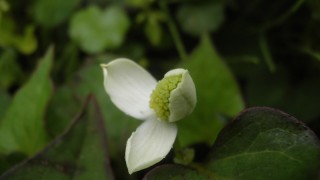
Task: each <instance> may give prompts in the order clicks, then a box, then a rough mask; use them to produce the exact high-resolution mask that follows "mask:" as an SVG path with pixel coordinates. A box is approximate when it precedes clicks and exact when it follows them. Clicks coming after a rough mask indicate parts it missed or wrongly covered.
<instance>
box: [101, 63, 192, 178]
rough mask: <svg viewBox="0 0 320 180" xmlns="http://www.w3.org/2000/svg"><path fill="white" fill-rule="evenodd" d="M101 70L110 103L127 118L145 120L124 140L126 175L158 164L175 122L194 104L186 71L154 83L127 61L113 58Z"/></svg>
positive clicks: (170, 141) (170, 142)
mask: <svg viewBox="0 0 320 180" xmlns="http://www.w3.org/2000/svg"><path fill="white" fill-rule="evenodd" d="M101 67H102V69H103V74H104V87H105V90H106V92H107V94H108V95H109V96H110V98H111V101H112V102H113V103H114V104H115V105H116V106H117V107H118V108H119V109H120V110H121V111H123V112H124V113H126V114H127V115H129V116H132V117H134V118H136V119H140V120H145V121H144V122H143V123H142V124H141V125H140V126H139V127H138V128H137V130H136V131H135V132H133V133H132V134H131V137H130V138H129V139H128V141H127V146H126V152H125V160H126V164H127V167H128V171H129V173H130V174H132V173H133V172H136V171H139V170H142V169H145V168H147V167H150V166H152V165H154V164H155V163H157V162H159V161H161V160H162V159H163V158H164V157H165V156H166V155H167V154H168V153H169V151H170V149H171V148H172V145H173V143H174V141H175V138H176V136H177V126H176V124H175V123H174V122H175V121H178V120H180V119H182V118H184V117H185V116H187V115H188V114H190V113H191V112H192V111H193V109H194V107H195V104H196V101H197V99H196V90H195V86H194V83H193V80H192V78H191V76H190V75H189V72H188V71H187V70H185V69H174V70H171V71H169V72H167V73H166V74H165V76H164V78H163V79H162V80H161V81H159V82H157V81H156V80H155V79H154V78H153V77H152V75H150V74H149V73H148V72H147V71H146V70H145V69H143V68H142V67H141V66H139V65H138V64H136V63H135V62H134V61H132V60H129V59H125V58H119V59H115V60H113V61H111V62H110V63H108V64H101Z"/></svg>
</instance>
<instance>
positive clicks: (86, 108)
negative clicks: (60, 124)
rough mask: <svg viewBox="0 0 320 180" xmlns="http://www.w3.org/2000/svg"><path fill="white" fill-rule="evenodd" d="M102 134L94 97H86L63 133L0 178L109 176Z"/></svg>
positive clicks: (100, 117)
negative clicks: (78, 111) (80, 108)
mask: <svg viewBox="0 0 320 180" xmlns="http://www.w3.org/2000/svg"><path fill="white" fill-rule="evenodd" d="M105 133H106V132H105V129H104V124H103V119H102V116H101V112H100V109H99V107H98V105H97V103H96V100H95V98H87V99H86V102H85V104H84V105H83V108H82V110H81V111H80V113H79V114H78V115H77V116H76V117H75V119H74V120H73V121H72V123H71V125H70V126H69V128H67V130H66V131H65V132H64V133H62V134H61V135H60V136H58V137H57V138H56V139H55V140H54V141H53V142H52V143H51V144H49V145H48V146H47V147H46V148H45V149H44V151H42V152H40V153H38V154H37V155H36V156H34V157H32V158H30V159H27V160H26V161H24V162H22V163H20V164H19V165H17V166H15V167H14V168H12V169H10V170H9V171H7V172H6V173H5V174H3V175H2V176H1V177H0V179H2V178H6V179H26V180H29V179H30V180H31V179H39V178H40V179H41V178H42V179H113V174H112V171H111V169H110V166H109V165H110V164H109V163H110V162H109V159H108V150H107V147H106V139H105V138H106V137H105V135H106V134H105Z"/></svg>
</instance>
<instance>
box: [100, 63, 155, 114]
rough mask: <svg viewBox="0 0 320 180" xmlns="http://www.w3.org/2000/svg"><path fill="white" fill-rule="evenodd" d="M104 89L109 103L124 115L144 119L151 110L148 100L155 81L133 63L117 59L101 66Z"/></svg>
mask: <svg viewBox="0 0 320 180" xmlns="http://www.w3.org/2000/svg"><path fill="white" fill-rule="evenodd" d="M101 66H102V68H103V74H104V87H105V90H106V91H107V93H108V94H109V96H110V98H111V101H112V102H113V103H114V104H115V105H116V106H117V107H118V108H119V109H120V110H122V111H123V112H124V113H126V114H128V115H130V116H132V117H135V118H137V119H146V118H147V117H149V116H150V115H151V114H153V113H154V112H153V110H152V109H150V107H149V99H150V94H151V92H152V90H153V89H154V88H155V87H156V84H157V81H156V80H155V79H154V78H153V77H152V75H150V74H149V73H148V72H147V71H146V70H144V69H143V68H142V67H140V66H139V65H138V64H136V63H135V62H134V61H131V60H129V59H125V58H119V59H116V60H113V61H111V62H110V63H108V64H102V65H101Z"/></svg>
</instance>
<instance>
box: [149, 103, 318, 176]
mask: <svg viewBox="0 0 320 180" xmlns="http://www.w3.org/2000/svg"><path fill="white" fill-rule="evenodd" d="M319 158H320V142H319V139H318V138H317V137H316V135H315V134H314V133H313V132H312V131H311V130H310V129H309V128H307V127H306V126H305V125H304V124H303V123H302V122H299V121H298V120H297V119H295V118H293V117H292V116H290V115H288V114H285V113H283V112H281V111H278V110H275V109H270V108H251V109H247V110H245V111H243V112H242V113H241V114H240V115H239V116H238V117H237V118H236V119H235V120H234V121H232V122H231V123H230V124H229V125H228V126H226V127H225V128H224V129H223V130H222V131H221V133H220V134H219V137H218V139H217V141H216V142H215V144H214V145H213V147H212V149H211V151H210V153H209V155H208V158H206V163H205V164H204V165H203V166H199V165H196V164H195V165H194V166H193V167H194V169H191V170H190V169H188V168H186V167H180V166H172V167H170V168H169V167H168V166H162V167H161V166H160V167H159V168H156V169H154V170H153V171H151V172H150V173H149V174H147V175H146V177H145V178H146V179H172V178H177V179H182V178H183V177H190V178H191V177H192V178H191V179H207V178H211V179H279V180H280V179H297V180H298V179H314V177H316V173H317V168H319V166H320V162H319ZM168 168H169V169H170V170H169V169H168ZM168 172H170V173H168ZM206 176H207V178H205V177H206Z"/></svg>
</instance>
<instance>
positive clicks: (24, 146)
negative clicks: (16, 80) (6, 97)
mask: <svg viewBox="0 0 320 180" xmlns="http://www.w3.org/2000/svg"><path fill="white" fill-rule="evenodd" d="M52 58H53V49H52V48H51V49H49V50H48V52H47V53H46V55H45V56H44V57H43V58H42V60H41V61H40V63H39V65H38V67H37V69H36V70H35V72H34V73H33V74H32V76H31V78H30V79H29V81H28V82H27V83H26V84H25V85H24V86H23V87H22V88H21V89H19V91H18V92H17V93H16V94H15V96H14V97H13V99H12V102H11V104H10V107H8V110H7V112H6V114H5V116H4V118H3V119H2V121H1V124H0V137H3V138H0V154H8V153H11V152H14V151H19V152H23V153H26V154H28V155H32V154H34V153H35V152H37V151H38V150H39V149H40V148H42V147H43V146H44V145H45V143H46V133H45V130H44V123H43V117H44V113H45V109H46V105H47V103H48V101H49V98H50V95H51V92H52V85H51V81H50V78H49V73H50V69H51V65H52Z"/></svg>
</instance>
